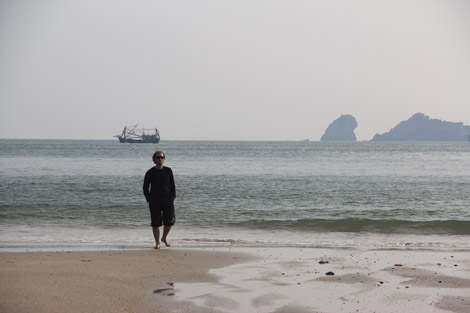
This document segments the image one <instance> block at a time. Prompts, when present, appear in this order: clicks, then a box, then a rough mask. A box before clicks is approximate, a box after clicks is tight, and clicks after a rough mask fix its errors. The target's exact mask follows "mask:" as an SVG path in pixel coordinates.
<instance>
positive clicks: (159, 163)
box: [152, 151, 165, 167]
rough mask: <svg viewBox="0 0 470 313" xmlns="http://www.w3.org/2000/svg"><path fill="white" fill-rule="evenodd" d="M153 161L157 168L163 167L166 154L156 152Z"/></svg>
mask: <svg viewBox="0 0 470 313" xmlns="http://www.w3.org/2000/svg"><path fill="white" fill-rule="evenodd" d="M152 160H153V163H155V165H157V167H160V166H163V162H164V161H165V153H164V152H163V151H155V153H154V154H153V157H152Z"/></svg>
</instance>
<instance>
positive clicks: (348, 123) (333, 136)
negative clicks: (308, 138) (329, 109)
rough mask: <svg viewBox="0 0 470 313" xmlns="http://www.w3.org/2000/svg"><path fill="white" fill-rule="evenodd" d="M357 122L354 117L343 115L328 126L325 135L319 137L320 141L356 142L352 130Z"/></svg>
mask: <svg viewBox="0 0 470 313" xmlns="http://www.w3.org/2000/svg"><path fill="white" fill-rule="evenodd" d="M356 127H357V122H356V119H355V118H354V116H352V115H350V114H343V115H341V116H340V117H339V118H338V119H336V120H335V121H333V123H331V124H330V126H328V128H327V129H326V131H325V134H323V136H322V137H321V139H320V140H321V141H356V135H355V134H354V129H356Z"/></svg>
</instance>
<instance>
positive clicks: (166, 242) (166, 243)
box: [162, 238, 171, 247]
mask: <svg viewBox="0 0 470 313" xmlns="http://www.w3.org/2000/svg"><path fill="white" fill-rule="evenodd" d="M162 242H163V243H164V244H165V246H167V247H171V245H170V242H169V241H168V239H166V238H165V239H163V238H162Z"/></svg>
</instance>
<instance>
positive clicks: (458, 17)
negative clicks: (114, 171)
mask: <svg viewBox="0 0 470 313" xmlns="http://www.w3.org/2000/svg"><path fill="white" fill-rule="evenodd" d="M0 105H1V111H0V138H71V139H74V138H79V139H88V138H90V139H95V138H96V139H112V136H113V135H116V134H118V133H120V132H121V130H122V128H123V127H124V125H126V124H129V125H130V124H136V123H140V125H142V126H145V127H152V126H157V127H158V128H159V129H160V133H161V136H162V139H163V140H165V139H168V140H170V139H171V140H173V139H178V140H179V139H181V140H183V139H196V140H197V139H201V140H219V139H220V140H301V139H307V138H309V139H310V140H319V139H320V137H321V136H322V135H323V133H324V131H325V129H326V128H327V126H328V125H329V124H330V123H331V122H332V121H333V120H335V119H337V118H338V117H339V116H340V115H341V114H352V115H353V116H355V117H356V119H357V122H358V124H359V126H358V128H356V130H355V133H356V136H357V137H358V140H369V139H371V138H372V137H373V136H374V135H375V134H376V133H384V132H387V131H389V130H390V129H391V128H392V127H394V126H395V125H396V124H397V123H399V122H400V121H403V120H406V119H408V118H410V117H411V116H412V115H413V114H414V113H417V112H421V113H424V114H426V115H429V116H430V117H431V118H438V119H442V120H447V121H453V122H463V123H464V124H466V125H470V1H468V0H386V1H380V0H328V1H326V0H321V1H319V0H309V1H297V0H282V1H279V0H266V1H258V0H249V1H244V0H236V1H221V0H211V1H205V0H202V1H194V0H190V1H169V0H164V1H159V0H148V1H147V0H132V1H131V0H127V1H124V0H107V1H101V0H80V1H76V0H41V1H35V0H0Z"/></svg>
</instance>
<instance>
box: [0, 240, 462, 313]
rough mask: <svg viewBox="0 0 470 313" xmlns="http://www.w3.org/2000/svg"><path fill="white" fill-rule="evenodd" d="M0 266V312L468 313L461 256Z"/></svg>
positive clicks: (42, 260)
mask: <svg viewBox="0 0 470 313" xmlns="http://www.w3.org/2000/svg"><path fill="white" fill-rule="evenodd" d="M0 262H1V267H0V278H1V281H2V284H1V287H0V312H234V313H235V312H302V313H303V312H389V313H390V312H458V313H463V312H470V252H468V251H430V250H355V249H314V248H239V247H235V248H200V249H197V250H196V249H179V248H170V249H162V250H159V251H155V250H119V251H94V252H78V251H76V252H24V253H1V254H0ZM327 273H328V274H330V275H327Z"/></svg>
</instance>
